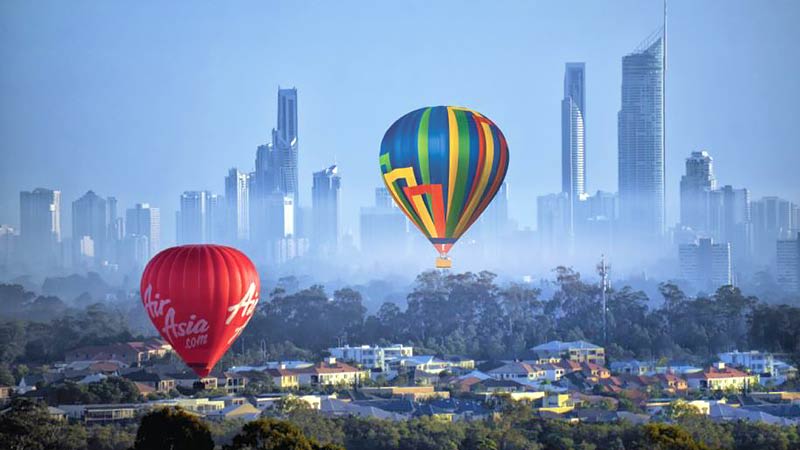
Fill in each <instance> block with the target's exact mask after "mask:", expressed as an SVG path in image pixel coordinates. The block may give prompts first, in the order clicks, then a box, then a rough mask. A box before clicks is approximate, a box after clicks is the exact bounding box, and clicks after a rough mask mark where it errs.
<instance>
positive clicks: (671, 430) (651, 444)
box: [637, 423, 708, 450]
mask: <svg viewBox="0 0 800 450" xmlns="http://www.w3.org/2000/svg"><path fill="white" fill-rule="evenodd" d="M637 447H638V448H642V449H650V450H705V449H708V447H707V446H706V445H705V444H702V443H699V442H697V441H695V440H694V438H692V435H691V434H689V433H688V432H686V430H684V429H682V428H680V427H678V426H676V425H668V424H664V423H648V424H646V425H644V426H643V427H642V438H641V441H639V443H638V446H637Z"/></svg>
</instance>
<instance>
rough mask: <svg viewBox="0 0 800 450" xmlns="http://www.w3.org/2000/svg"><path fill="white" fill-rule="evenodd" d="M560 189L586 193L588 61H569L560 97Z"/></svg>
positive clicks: (576, 194) (574, 195)
mask: <svg viewBox="0 0 800 450" xmlns="http://www.w3.org/2000/svg"><path fill="white" fill-rule="evenodd" d="M561 191H562V192H566V193H567V194H569V196H570V198H572V199H578V198H579V197H580V196H581V195H583V194H584V193H585V192H586V64H585V63H567V65H566V70H565V71H564V99H563V100H561Z"/></svg>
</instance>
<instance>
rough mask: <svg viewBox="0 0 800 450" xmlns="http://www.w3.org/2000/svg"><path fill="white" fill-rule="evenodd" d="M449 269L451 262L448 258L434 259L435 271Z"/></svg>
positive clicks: (451, 265)
mask: <svg viewBox="0 0 800 450" xmlns="http://www.w3.org/2000/svg"><path fill="white" fill-rule="evenodd" d="M451 267H453V261H451V260H450V258H448V257H446V256H444V257H442V256H440V257H438V258H436V268H437V269H450V268H451Z"/></svg>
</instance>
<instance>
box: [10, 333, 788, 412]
mask: <svg viewBox="0 0 800 450" xmlns="http://www.w3.org/2000/svg"><path fill="white" fill-rule="evenodd" d="M415 351H416V349H414V348H413V347H411V346H406V345H400V344H393V345H390V346H380V345H362V346H356V347H349V346H344V347H332V348H330V349H329V350H328V352H327V353H328V354H329V355H328V356H325V357H323V358H321V359H320V360H319V361H315V362H314V361H297V360H294V361H265V362H264V363H263V364H261V365H258V366H233V367H228V368H225V369H224V370H215V371H213V372H212V373H211V374H209V375H208V376H206V377H202V378H198V377H197V375H195V374H194V373H193V372H191V371H188V370H185V369H184V368H183V366H182V364H181V363H180V362H178V361H177V360H176V359H175V358H173V357H172V350H171V348H170V347H169V345H168V344H167V343H165V342H163V341H160V340H157V339H152V340H149V341H146V342H139V341H137V342H129V343H125V344H117V345H113V346H100V347H84V348H80V349H75V350H73V351H70V352H68V353H67V355H68V356H67V359H66V360H65V361H62V362H57V363H54V364H52V365H51V366H49V368H45V367H44V366H43V367H42V368H41V370H40V371H39V372H38V373H35V374H34V372H33V371H31V373H30V374H27V375H24V376H23V377H21V379H20V380H19V382H18V383H17V384H16V385H15V386H0V402H2V403H7V402H9V401H11V399H13V398H16V397H27V398H39V399H42V400H43V401H47V402H48V403H50V408H51V413H52V414H53V416H54V417H61V418H63V419H64V420H68V421H75V422H80V423H83V424H87V425H89V424H98V423H103V424H105V423H125V422H128V421H134V420H137V418H138V417H140V416H141V415H142V414H145V413H146V412H147V411H150V410H153V409H155V408H159V407H165V406H167V407H180V408H182V409H184V410H186V411H190V412H192V413H193V414H197V415H199V416H203V417H205V418H207V419H208V420H213V421H219V420H225V419H232V418H242V419H247V420H250V419H253V418H257V417H260V416H262V415H269V414H270V413H271V412H272V411H275V408H281V405H283V404H285V402H286V401H287V399H294V400H296V401H299V402H302V404H304V405H306V406H307V407H308V408H309V409H311V410H316V411H318V412H319V413H320V414H322V415H326V416H330V417H342V416H347V415H352V416H357V417H373V418H379V419H389V420H405V419H409V418H413V417H421V416H430V417H434V418H436V419H437V420H445V421H462V420H476V419H481V418H487V417H489V416H491V415H493V414H497V413H498V412H499V411H500V408H501V405H503V404H505V403H506V402H525V403H528V404H530V405H532V406H533V407H534V409H535V411H538V414H539V415H541V416H542V417H546V418H548V419H561V420H564V421H568V422H592V423H595V422H615V421H619V420H631V421H635V422H637V423H642V422H648V421H652V420H661V419H660V417H661V416H663V415H664V414H665V411H667V410H669V409H670V408H672V407H673V406H674V405H675V404H676V403H682V404H686V405H689V407H691V408H693V409H695V410H696V411H697V412H698V413H700V414H703V415H706V416H708V417H709V418H711V419H712V420H715V421H728V420H750V421H755V422H764V423H774V424H784V425H800V392H787V391H784V390H782V388H781V385H782V384H784V383H787V382H791V381H795V380H796V379H797V369H796V368H795V367H792V366H790V365H788V364H786V363H784V362H782V361H781V360H780V359H779V358H778V357H777V356H776V355H773V354H769V353H764V352H728V353H721V354H719V355H718V356H719V357H718V360H717V361H716V362H713V363H711V364H708V365H697V366H693V365H690V364H688V363H685V362H677V361H638V360H619V361H611V362H609V363H608V364H607V365H606V358H605V349H604V348H603V347H601V346H598V345H595V344H592V343H589V342H583V341H575V342H561V341H552V342H546V343H543V344H541V345H537V346H535V347H532V348H531V349H529V352H528V353H529V354H530V355H531V358H532V359H524V360H508V361H475V360H471V359H468V358H463V357H459V356H454V355H430V354H415ZM114 379H119V380H123V381H124V382H129V383H131V384H132V386H133V387H134V388H135V390H136V394H137V395H136V398H137V399H138V401H135V402H121V403H88V404H81V403H53V401H52V398H53V392H54V390H55V391H57V390H58V389H62V388H63V387H64V386H69V385H84V386H86V385H91V384H93V383H101V382H108V380H114ZM623 403H624V405H625V406H624V407H623Z"/></svg>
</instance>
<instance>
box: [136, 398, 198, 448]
mask: <svg viewBox="0 0 800 450" xmlns="http://www.w3.org/2000/svg"><path fill="white" fill-rule="evenodd" d="M213 448H214V441H213V440H212V439H211V430H210V429H209V427H208V425H207V424H206V423H205V422H203V421H202V420H201V419H199V418H198V417H196V416H194V415H192V414H189V413H187V412H186V411H183V410H182V409H180V408H161V409H157V410H155V411H152V412H149V413H147V414H145V415H144V416H143V417H142V421H141V423H140V425H139V430H138V431H137V433H136V443H135V444H134V446H133V449H134V450H162V449H168V450H194V449H196V450H212V449H213Z"/></svg>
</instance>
